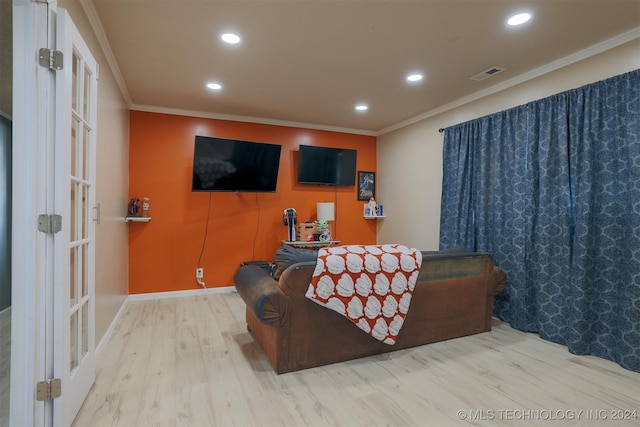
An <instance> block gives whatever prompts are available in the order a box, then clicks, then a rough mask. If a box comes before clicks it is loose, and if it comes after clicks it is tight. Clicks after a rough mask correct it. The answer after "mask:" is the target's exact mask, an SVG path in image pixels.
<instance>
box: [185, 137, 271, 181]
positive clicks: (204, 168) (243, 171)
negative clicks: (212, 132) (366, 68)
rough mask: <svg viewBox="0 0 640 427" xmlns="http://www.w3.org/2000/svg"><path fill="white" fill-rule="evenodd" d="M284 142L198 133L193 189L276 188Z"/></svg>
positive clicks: (194, 155) (195, 147)
mask: <svg viewBox="0 0 640 427" xmlns="http://www.w3.org/2000/svg"><path fill="white" fill-rule="evenodd" d="M281 148H282V146H281V145H277V144H267V143H263V142H250V141H240V140H236V139H225V138H215V137H209V136H196V139H195V146H194V153H193V180H192V182H191V190H192V191H232V192H234V191H235V192H255V193H260V192H275V191H276V184H277V182H278V169H279V167H280V150H281Z"/></svg>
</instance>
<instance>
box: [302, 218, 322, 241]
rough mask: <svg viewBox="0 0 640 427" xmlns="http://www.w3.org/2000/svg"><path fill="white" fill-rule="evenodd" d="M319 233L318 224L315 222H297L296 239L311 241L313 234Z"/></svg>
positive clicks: (313, 238) (313, 237)
mask: <svg viewBox="0 0 640 427" xmlns="http://www.w3.org/2000/svg"><path fill="white" fill-rule="evenodd" d="M317 234H319V230H318V224H317V223H315V222H301V223H300V224H298V240H300V241H302V242H313V241H314V240H316V239H315V235H317Z"/></svg>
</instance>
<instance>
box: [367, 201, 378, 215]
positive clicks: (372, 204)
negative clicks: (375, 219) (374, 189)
mask: <svg viewBox="0 0 640 427" xmlns="http://www.w3.org/2000/svg"><path fill="white" fill-rule="evenodd" d="M367 209H368V213H369V215H366V216H378V204H377V203H376V201H375V199H374V198H373V197H372V198H370V199H369V203H367Z"/></svg>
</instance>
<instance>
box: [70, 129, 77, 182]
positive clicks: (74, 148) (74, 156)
mask: <svg viewBox="0 0 640 427" xmlns="http://www.w3.org/2000/svg"><path fill="white" fill-rule="evenodd" d="M77 126H78V121H77V120H71V176H77V174H78V172H77V170H76V169H77V162H78V160H77V159H78V139H77V137H76V129H77Z"/></svg>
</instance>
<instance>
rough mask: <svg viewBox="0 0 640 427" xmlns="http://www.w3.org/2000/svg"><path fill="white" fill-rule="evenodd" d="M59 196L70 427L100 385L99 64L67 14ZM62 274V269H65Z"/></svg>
mask: <svg viewBox="0 0 640 427" xmlns="http://www.w3.org/2000/svg"><path fill="white" fill-rule="evenodd" d="M56 33H57V34H56V44H57V49H58V50H59V51H61V52H63V55H64V56H63V57H64V63H63V64H64V65H63V68H62V70H59V71H57V72H56V83H55V93H56V101H55V104H56V107H55V154H54V158H55V160H54V162H55V168H54V175H55V179H54V192H55V193H56V197H55V198H54V200H55V202H54V204H55V211H56V212H60V214H61V215H62V232H61V233H58V234H57V235H56V237H55V243H54V266H56V268H54V283H55V292H54V340H53V342H54V354H53V366H54V375H55V377H56V378H60V379H61V381H62V396H61V397H60V398H59V399H55V400H54V401H53V404H54V407H53V411H54V412H53V421H54V424H55V425H65V426H67V425H71V422H72V421H73V419H74V418H75V416H76V414H77V413H78V410H79V409H80V406H81V405H82V402H83V401H84V399H85V397H86V396H87V394H88V393H89V389H90V388H91V386H92V385H93V382H94V379H95V339H94V329H95V327H94V323H95V313H94V311H95V290H94V283H95V280H94V276H95V222H94V209H93V207H94V206H95V192H96V191H95V177H96V174H95V169H96V121H97V111H96V108H97V94H98V91H97V72H98V71H97V69H98V67H97V63H96V61H95V59H94V58H93V56H92V55H91V52H90V51H89V48H88V47H87V45H86V44H85V42H84V41H83V40H82V37H81V36H80V33H79V31H78V30H77V28H76V27H75V25H74V24H73V22H72V21H71V19H70V18H69V15H68V14H67V13H66V11H65V10H63V9H58V11H57V19H56ZM58 267H59V268H58Z"/></svg>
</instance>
